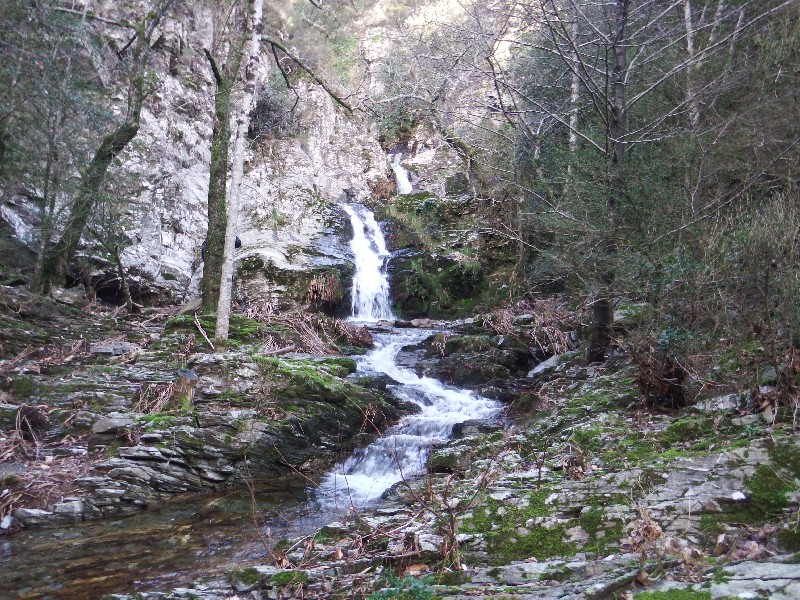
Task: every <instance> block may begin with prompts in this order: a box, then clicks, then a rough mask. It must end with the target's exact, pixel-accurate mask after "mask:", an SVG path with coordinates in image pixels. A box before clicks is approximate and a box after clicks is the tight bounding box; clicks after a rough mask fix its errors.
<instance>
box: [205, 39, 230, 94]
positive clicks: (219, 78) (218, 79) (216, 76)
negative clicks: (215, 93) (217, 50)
mask: <svg viewBox="0 0 800 600" xmlns="http://www.w3.org/2000/svg"><path fill="white" fill-rule="evenodd" d="M203 53H204V54H205V55H206V58H208V62H209V63H210V64H211V71H212V72H213V73H214V81H216V82H217V85H218V86H222V85H223V84H224V83H225V80H224V79H223V78H222V73H220V72H219V68H218V67H217V61H215V60H214V57H213V56H211V52H210V51H209V50H208V48H203Z"/></svg>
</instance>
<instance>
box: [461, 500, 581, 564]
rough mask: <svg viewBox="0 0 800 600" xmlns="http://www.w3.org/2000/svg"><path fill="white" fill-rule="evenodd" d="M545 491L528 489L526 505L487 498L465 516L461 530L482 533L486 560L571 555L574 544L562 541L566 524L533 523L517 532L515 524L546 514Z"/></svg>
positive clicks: (573, 550) (522, 523) (546, 557)
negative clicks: (522, 530)
mask: <svg viewBox="0 0 800 600" xmlns="http://www.w3.org/2000/svg"><path fill="white" fill-rule="evenodd" d="M549 495H550V492H549V490H546V489H543V490H539V491H537V492H532V493H530V494H529V495H528V496H527V499H528V506H526V507H525V508H520V507H518V506H513V505H508V506H504V505H502V503H501V502H500V501H498V500H494V499H493V498H487V500H486V503H485V505H484V506H482V507H480V508H478V509H476V510H475V511H474V512H473V515H472V517H471V518H469V519H465V522H464V527H463V529H464V531H465V532H474V533H482V534H483V535H484V538H485V539H486V547H487V551H488V553H489V555H490V557H491V558H490V563H491V564H495V565H503V564H508V563H510V562H512V561H515V560H523V559H526V558H531V557H534V558H536V559H537V560H545V559H548V558H552V557H555V556H567V555H571V554H574V553H575V551H576V550H577V547H576V545H575V544H574V543H572V542H565V541H564V535H565V531H566V529H567V526H566V524H563V523H560V524H557V525H554V526H552V527H544V526H542V525H534V526H533V527H531V528H530V529H529V530H528V531H527V532H522V533H520V532H519V531H518V528H519V527H523V526H524V525H525V523H526V522H527V521H528V520H529V519H532V518H535V517H544V516H547V515H548V514H549V513H550V509H549V507H548V506H547V505H546V504H545V498H547V497H548V496H549Z"/></svg>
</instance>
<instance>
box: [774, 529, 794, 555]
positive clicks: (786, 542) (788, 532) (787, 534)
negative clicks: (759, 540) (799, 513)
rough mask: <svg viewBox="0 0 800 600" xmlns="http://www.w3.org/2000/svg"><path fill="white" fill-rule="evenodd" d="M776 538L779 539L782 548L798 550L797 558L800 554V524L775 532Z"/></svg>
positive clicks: (791, 550) (792, 550)
mask: <svg viewBox="0 0 800 600" xmlns="http://www.w3.org/2000/svg"><path fill="white" fill-rule="evenodd" d="M775 539H777V540H778V543H779V544H780V546H781V548H783V549H784V550H787V551H789V552H797V553H798V554H796V555H795V558H796V557H798V556H800V526H798V525H795V526H794V527H792V526H789V527H788V528H786V529H781V530H780V531H778V532H777V533H776V534H775Z"/></svg>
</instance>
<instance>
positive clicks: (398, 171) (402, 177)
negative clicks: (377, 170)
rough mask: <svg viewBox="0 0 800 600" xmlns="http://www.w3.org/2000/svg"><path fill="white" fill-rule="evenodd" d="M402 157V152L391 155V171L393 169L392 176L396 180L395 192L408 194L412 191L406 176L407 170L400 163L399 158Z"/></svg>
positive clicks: (412, 188)
mask: <svg viewBox="0 0 800 600" xmlns="http://www.w3.org/2000/svg"><path fill="white" fill-rule="evenodd" d="M401 158H403V155H402V153H400V152H398V153H397V154H394V155H392V158H391V160H392V171H394V178H395V179H396V180H397V193H398V194H410V193H411V192H413V191H414V187H413V186H412V185H411V180H410V179H409V178H408V171H407V170H406V168H405V167H404V166H403V165H401V164H400V159H401Z"/></svg>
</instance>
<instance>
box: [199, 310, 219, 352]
mask: <svg viewBox="0 0 800 600" xmlns="http://www.w3.org/2000/svg"><path fill="white" fill-rule="evenodd" d="M194 324H195V325H197V329H198V330H199V331H200V335H202V336H203V339H204V340H205V341H206V342H208V345H209V346H211V349H212V350H216V348H214V344H212V343H211V340H210V339H208V335H207V334H206V330H205V329H203V326H202V325H201V324H200V319H198V318H197V315H195V316H194Z"/></svg>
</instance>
